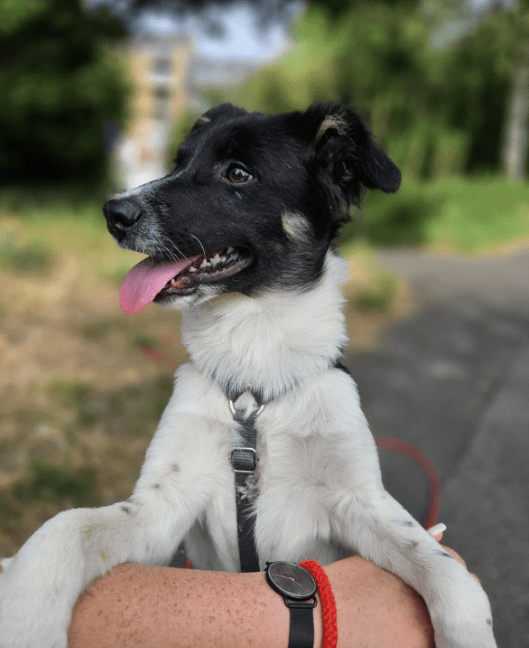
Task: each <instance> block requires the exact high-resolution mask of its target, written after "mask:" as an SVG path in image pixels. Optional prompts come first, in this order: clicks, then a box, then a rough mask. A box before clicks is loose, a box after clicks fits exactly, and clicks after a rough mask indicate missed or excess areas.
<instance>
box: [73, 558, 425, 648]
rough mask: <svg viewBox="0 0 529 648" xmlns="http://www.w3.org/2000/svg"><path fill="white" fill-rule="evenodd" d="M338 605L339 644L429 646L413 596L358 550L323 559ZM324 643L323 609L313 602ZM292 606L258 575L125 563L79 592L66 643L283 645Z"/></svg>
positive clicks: (119, 647) (187, 647)
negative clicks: (343, 557)
mask: <svg viewBox="0 0 529 648" xmlns="http://www.w3.org/2000/svg"><path fill="white" fill-rule="evenodd" d="M326 572H327V574H328V576H329V579H330V581H331V585H332V587H333V591H334V594H335V597H336V602H337V608H338V630H339V643H338V646H339V648H342V647H343V648H350V647H351V646H355V647H358V648H360V647H362V648H375V647H376V648H384V647H385V646H388V647H389V646H391V648H399V647H400V646H402V648H427V647H429V646H431V630H430V625H429V621H428V616H427V612H426V610H425V607H424V604H423V603H422V602H421V600H420V598H419V597H418V595H417V594H416V593H415V592H413V591H412V590H410V589H409V588H407V587H406V586H405V585H404V584H403V583H402V582H401V581H400V580H399V579H398V578H396V577H395V576H393V575H391V574H388V573H387V572H384V571H383V570H381V569H378V568H377V567H376V566H375V565H373V564H372V563H369V562H366V561H364V560H362V559H361V558H352V559H348V560H345V561H340V562H338V563H334V564H333V565H329V566H328V567H326ZM314 619H315V635H316V636H315V646H316V647H319V646H321V607H320V606H318V607H317V608H316V609H315V616H314ZM288 633H289V613H288V610H287V608H286V606H285V604H284V602H283V599H282V598H281V597H280V596H279V595H278V594H276V593H275V592H274V591H273V590H272V589H271V588H270V586H269V585H268V584H267V583H266V582H265V577H264V574H263V573H257V574H224V573H217V572H206V571H198V570H183V569H170V568H158V567H145V566H139V565H122V566H121V567H117V568H116V569H114V570H112V571H111V572H110V573H109V574H107V576H105V577H104V578H101V579H98V580H97V581H95V582H94V583H93V584H92V586H91V587H90V588H89V589H88V590H87V592H85V594H84V595H83V596H82V597H81V598H80V599H79V601H78V603H77V606H76V608H75V610H74V616H73V620H72V625H71V627H70V632H69V635H68V636H69V643H68V646H69V648H96V647H97V648H107V647H108V648H136V647H138V648H140V647H141V648H150V647H152V648H195V647H198V646H200V647H201V648H204V647H205V646H214V647H215V648H224V647H226V648H238V646H240V647H241V648H247V647H248V646H250V645H251V646H252V647H253V648H261V647H262V648H276V647H277V648H286V646H287V645H288Z"/></svg>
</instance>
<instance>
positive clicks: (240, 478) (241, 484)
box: [229, 391, 264, 572]
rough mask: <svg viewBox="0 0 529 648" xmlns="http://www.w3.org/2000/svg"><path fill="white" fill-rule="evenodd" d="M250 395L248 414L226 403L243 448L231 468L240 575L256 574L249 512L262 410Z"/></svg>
mask: <svg viewBox="0 0 529 648" xmlns="http://www.w3.org/2000/svg"><path fill="white" fill-rule="evenodd" d="M250 393H251V394H252V396H253V398H254V401H255V404H256V405H257V409H254V410H253V411H252V412H250V413H249V414H247V413H246V411H247V410H246V408H243V409H236V406H235V403H237V402H238V401H239V398H240V396H239V398H237V399H236V401H235V403H234V402H233V401H232V400H231V399H229V405H230V412H231V413H232V416H233V418H234V420H235V421H236V422H237V423H239V425H240V433H241V441H242V445H241V446H239V447H237V448H234V449H233V450H232V452H231V457H230V460H231V465H232V468H233V471H234V473H235V504H236V507H237V536H238V541H239V557H240V560H241V571H242V572H255V571H259V558H258V556H257V549H256V547H255V536H254V515H253V511H252V502H253V497H252V496H251V493H252V492H254V491H255V488H256V487H255V482H254V474H255V471H256V469H257V464H258V461H259V460H258V457H257V451H256V445H257V429H256V427H255V420H256V418H257V417H258V416H259V414H261V412H262V411H263V409H264V403H259V400H258V399H257V397H256V396H255V394H254V393H253V392H251V391H250Z"/></svg>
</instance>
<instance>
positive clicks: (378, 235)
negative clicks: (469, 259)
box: [341, 177, 529, 252]
mask: <svg viewBox="0 0 529 648" xmlns="http://www.w3.org/2000/svg"><path fill="white" fill-rule="evenodd" d="M359 229H362V230H363V231H365V234H366V239H367V241H368V242H369V243H371V244H373V245H411V246H417V245H419V246H425V247H444V248H450V249H453V250H459V251H464V252H479V251H480V250H481V249H484V248H491V247H494V246H500V245H502V244H505V243H509V242H512V241H516V240H517V239H520V238H524V237H527V235H528V234H529V184H527V183H519V184H513V183H508V182H506V181H504V180H502V179H500V178H495V177H484V178H447V179H443V180H439V181H437V182H434V183H422V184H419V183H413V182H406V180H404V182H403V185H402V187H401V188H400V190H399V191H398V193H396V194H394V195H386V194H383V193H381V192H371V193H370V194H369V195H368V196H367V199H366V204H365V207H364V216H363V224H362V227H361V228H359V227H358V225H357V224H356V223H352V224H351V225H348V226H347V227H346V228H344V231H343V233H342V235H341V241H342V242H344V243H345V244H350V241H351V240H352V239H353V238H354V237H355V236H356V233H357V232H358V231H359Z"/></svg>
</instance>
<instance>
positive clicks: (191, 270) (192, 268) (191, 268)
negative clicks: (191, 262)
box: [189, 266, 198, 272]
mask: <svg viewBox="0 0 529 648" xmlns="http://www.w3.org/2000/svg"><path fill="white" fill-rule="evenodd" d="M189 272H198V270H197V268H195V266H190V268H189Z"/></svg>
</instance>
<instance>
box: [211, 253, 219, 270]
mask: <svg viewBox="0 0 529 648" xmlns="http://www.w3.org/2000/svg"><path fill="white" fill-rule="evenodd" d="M219 263H220V256H219V255H218V254H215V256H214V257H213V258H212V259H211V265H212V266H213V267H214V268H215V267H216V266H218V265H219Z"/></svg>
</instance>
